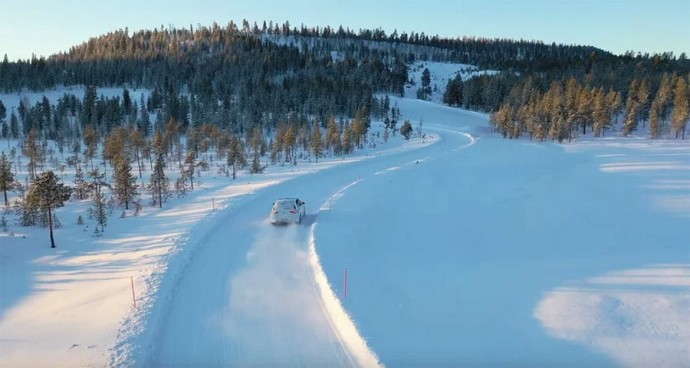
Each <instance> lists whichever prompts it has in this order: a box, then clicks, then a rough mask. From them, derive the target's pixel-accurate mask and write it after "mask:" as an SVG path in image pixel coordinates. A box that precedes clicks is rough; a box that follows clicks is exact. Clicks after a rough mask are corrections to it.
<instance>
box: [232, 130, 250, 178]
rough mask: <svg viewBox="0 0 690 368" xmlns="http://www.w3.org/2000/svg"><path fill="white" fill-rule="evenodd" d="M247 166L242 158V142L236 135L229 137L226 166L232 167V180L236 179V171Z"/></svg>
mask: <svg viewBox="0 0 690 368" xmlns="http://www.w3.org/2000/svg"><path fill="white" fill-rule="evenodd" d="M246 164H247V159H246V157H245V156H244V147H243V145H242V140H240V138H239V137H237V136H236V135H234V134H233V135H231V136H230V143H229V149H228V166H230V167H232V180H235V178H237V169H238V168H240V167H243V166H244V165H246Z"/></svg>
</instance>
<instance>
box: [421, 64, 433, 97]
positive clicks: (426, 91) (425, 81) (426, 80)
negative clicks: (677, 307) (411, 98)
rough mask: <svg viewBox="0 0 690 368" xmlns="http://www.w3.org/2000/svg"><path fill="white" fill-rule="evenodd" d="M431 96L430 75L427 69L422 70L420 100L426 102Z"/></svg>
mask: <svg viewBox="0 0 690 368" xmlns="http://www.w3.org/2000/svg"><path fill="white" fill-rule="evenodd" d="M429 95H431V73H430V72H429V68H424V70H423V71H422V88H421V96H420V99H422V100H427V99H429Z"/></svg>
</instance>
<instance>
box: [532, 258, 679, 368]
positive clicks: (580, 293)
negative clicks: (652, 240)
mask: <svg viewBox="0 0 690 368" xmlns="http://www.w3.org/2000/svg"><path fill="white" fill-rule="evenodd" d="M535 317H536V318H537V319H538V320H539V321H540V322H541V323H542V325H543V326H544V328H546V330H547V331H548V332H549V334H551V335H553V336H555V337H557V338H560V339H564V340H569V341H573V342H576V343H579V344H582V345H586V346H590V347H592V348H595V349H597V350H599V351H602V352H603V353H605V354H607V355H609V356H610V357H612V358H613V359H614V360H615V361H617V362H619V363H620V364H622V365H624V366H630V367H682V366H683V367H684V366H688V362H690V265H688V264H679V265H656V266H652V267H649V268H643V269H635V270H625V271H619V272H613V273H610V274H607V275H604V276H599V277H594V278H590V279H589V280H587V281H586V282H585V285H584V286H583V287H568V288H558V289H556V290H553V291H551V292H549V293H547V294H546V296H545V297H544V298H543V299H542V300H541V302H540V303H539V304H538V306H537V308H536V310H535Z"/></svg>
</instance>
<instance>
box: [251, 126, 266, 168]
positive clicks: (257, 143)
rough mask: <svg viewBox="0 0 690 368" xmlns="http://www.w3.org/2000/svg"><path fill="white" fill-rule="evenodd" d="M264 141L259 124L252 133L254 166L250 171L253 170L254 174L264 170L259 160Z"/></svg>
mask: <svg viewBox="0 0 690 368" xmlns="http://www.w3.org/2000/svg"><path fill="white" fill-rule="evenodd" d="M263 143H264V136H263V134H262V133H261V128H260V127H258V126H257V127H255V128H254V132H253V133H252V139H251V144H252V167H251V168H250V170H249V172H251V173H252V174H257V173H260V172H261V171H262V170H263V169H262V168H261V163H260V162H259V158H260V156H261V147H262V146H263Z"/></svg>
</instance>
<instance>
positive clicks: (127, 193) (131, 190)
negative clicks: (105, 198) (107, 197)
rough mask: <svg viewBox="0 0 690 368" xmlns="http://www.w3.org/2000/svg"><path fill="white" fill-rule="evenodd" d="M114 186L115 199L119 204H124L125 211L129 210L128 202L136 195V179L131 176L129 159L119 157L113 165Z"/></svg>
mask: <svg viewBox="0 0 690 368" xmlns="http://www.w3.org/2000/svg"><path fill="white" fill-rule="evenodd" d="M114 178H115V186H114V188H113V191H114V194H115V197H116V198H117V199H118V200H119V201H120V203H122V202H125V209H126V210H128V209H129V202H130V201H133V200H134V199H135V198H136V196H137V195H138V193H137V185H136V182H137V178H136V176H134V175H133V174H132V165H130V163H129V159H127V158H123V157H120V158H118V159H117V162H116V163H115V173H114Z"/></svg>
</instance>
